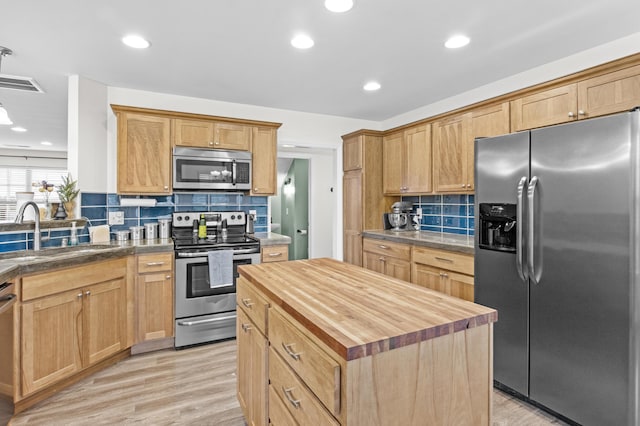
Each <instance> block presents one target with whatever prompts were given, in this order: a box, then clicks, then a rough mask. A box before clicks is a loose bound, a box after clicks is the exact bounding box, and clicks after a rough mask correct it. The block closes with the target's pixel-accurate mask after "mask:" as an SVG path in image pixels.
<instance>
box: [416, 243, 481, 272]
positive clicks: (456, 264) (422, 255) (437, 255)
mask: <svg viewBox="0 0 640 426" xmlns="http://www.w3.org/2000/svg"><path fill="white" fill-rule="evenodd" d="M413 263H422V264H424V265H429V266H435V267H437V268H441V269H446V270H449V271H454V272H460V273H461V274H466V275H473V256H470V255H467V254H462V253H454V252H451V251H446V250H436V249H430V248H424V247H414V248H413Z"/></svg>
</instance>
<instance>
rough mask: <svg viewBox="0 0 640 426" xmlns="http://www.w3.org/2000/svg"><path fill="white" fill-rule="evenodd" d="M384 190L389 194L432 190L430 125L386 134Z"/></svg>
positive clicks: (384, 139) (407, 193) (384, 145)
mask: <svg viewBox="0 0 640 426" xmlns="http://www.w3.org/2000/svg"><path fill="white" fill-rule="evenodd" d="M382 148H383V167H382V175H383V178H382V179H383V191H384V193H385V194H388V195H410V194H423V193H427V192H431V190H432V186H431V125H430V124H422V125H419V126H415V127H411V128H409V129H407V130H404V131H400V132H396V133H392V134H389V135H385V136H384V138H383V143H382Z"/></svg>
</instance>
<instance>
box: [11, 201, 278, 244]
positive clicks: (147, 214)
mask: <svg viewBox="0 0 640 426" xmlns="http://www.w3.org/2000/svg"><path fill="white" fill-rule="evenodd" d="M122 198H153V199H155V200H156V205H155V206H154V207H143V206H135V207H132V206H122V205H121V203H120V200H121V199H122ZM249 210H256V213H257V215H256V222H255V228H254V229H255V232H266V231H267V224H268V222H267V221H268V215H267V214H268V197H266V196H262V197H252V196H247V195H244V194H240V193H220V192H216V193H200V192H199V193H176V194H173V195H168V196H137V197H131V196H122V195H118V194H113V193H103V192H102V193H97V192H85V193H82V194H81V196H80V215H81V216H82V217H84V218H86V219H88V221H87V225H86V226H85V227H84V228H78V231H79V232H78V241H79V242H80V243H87V242H89V231H88V227H89V226H97V225H106V224H108V218H109V212H115V211H121V212H124V225H112V226H111V234H112V235H111V239H115V232H116V231H120V230H128V229H129V228H130V227H131V226H140V225H144V224H145V223H147V222H156V221H157V220H158V219H163V218H167V219H169V218H171V214H172V213H173V212H180V211H198V212H206V211H243V212H245V213H249ZM43 229H44V232H43V234H42V235H43V236H47V230H46V225H43ZM69 234H70V228H58V229H56V230H55V231H53V230H52V231H50V234H49V235H50V239H49V240H48V241H43V242H42V247H59V246H60V245H61V244H62V238H64V237H69ZM32 248H33V232H7V233H0V252H8V251H16V250H27V249H32Z"/></svg>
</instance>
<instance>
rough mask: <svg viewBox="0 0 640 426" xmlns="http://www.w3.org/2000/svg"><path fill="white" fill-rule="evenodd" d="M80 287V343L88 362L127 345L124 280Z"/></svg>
mask: <svg viewBox="0 0 640 426" xmlns="http://www.w3.org/2000/svg"><path fill="white" fill-rule="evenodd" d="M83 291H84V296H83V301H82V318H83V326H82V327H83V333H82V345H83V347H84V352H85V354H86V356H85V358H84V359H85V362H84V365H85V366H88V365H92V364H95V363H97V362H99V361H102V360H103V359H105V358H107V357H109V356H111V355H113V354H116V353H118V352H120V351H121V350H123V349H125V348H126V347H127V343H126V339H127V316H126V307H127V304H126V283H125V280H124V279H117V280H112V281H108V282H104V283H100V284H95V285H92V286H90V287H87V288H84V289H83Z"/></svg>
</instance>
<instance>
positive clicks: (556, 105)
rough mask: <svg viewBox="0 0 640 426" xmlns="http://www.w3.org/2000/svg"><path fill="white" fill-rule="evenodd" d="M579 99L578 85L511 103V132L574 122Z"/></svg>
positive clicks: (526, 97)
mask: <svg viewBox="0 0 640 426" xmlns="http://www.w3.org/2000/svg"><path fill="white" fill-rule="evenodd" d="M577 98H578V97H577V87H576V85H575V84H569V85H566V86H562V87H556V88H554V89H549V90H545V91H542V92H538V93H534V94H532V95H529V96H525V97H523V98H519V99H516V100H514V101H511V131H512V132H518V131H520V130H526V129H533V128H535V127H544V126H550V125H552V124H559V123H566V122H569V121H573V120H575V119H576V117H577V114H576V109H577V101H578V100H577Z"/></svg>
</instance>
